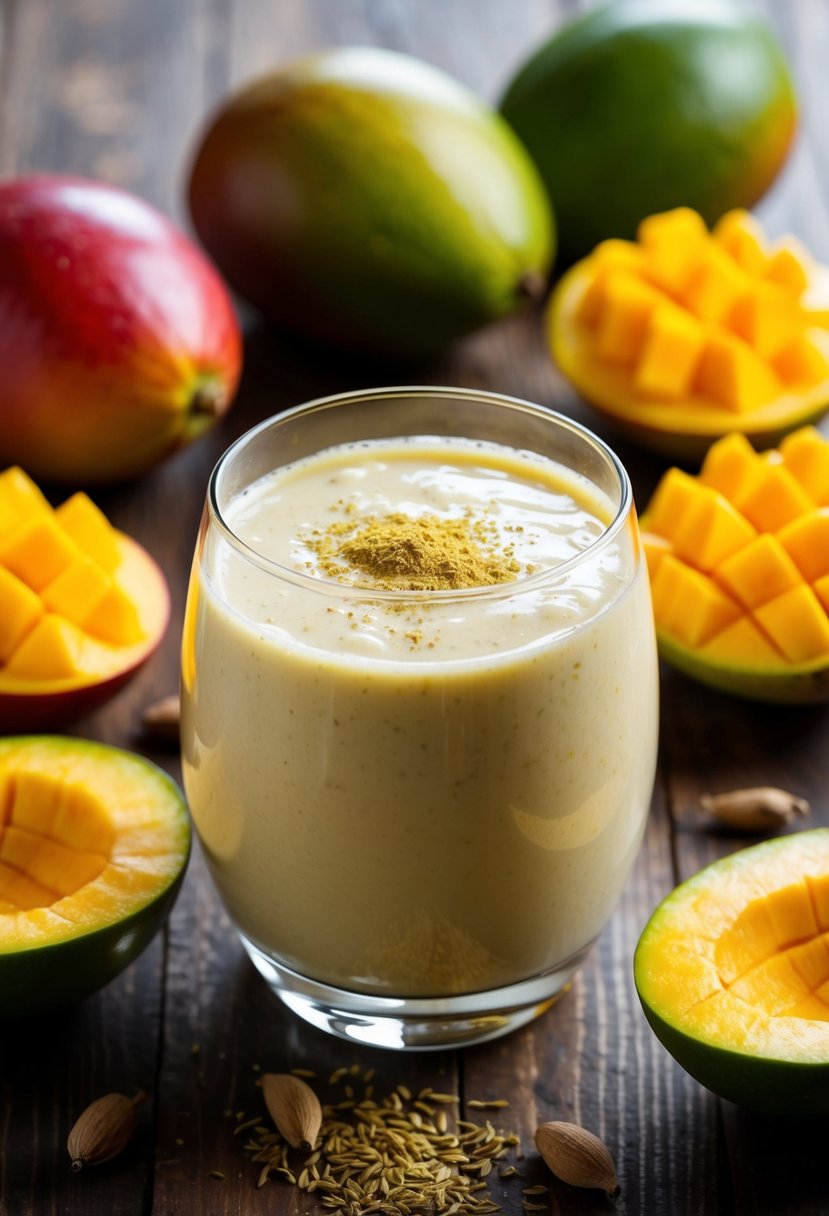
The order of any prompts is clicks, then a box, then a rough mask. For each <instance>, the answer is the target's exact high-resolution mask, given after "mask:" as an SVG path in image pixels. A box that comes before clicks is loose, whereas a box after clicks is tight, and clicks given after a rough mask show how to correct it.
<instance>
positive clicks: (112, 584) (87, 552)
mask: <svg viewBox="0 0 829 1216" xmlns="http://www.w3.org/2000/svg"><path fill="white" fill-rule="evenodd" d="M121 540H122V538H121V537H120V535H119V533H117V532H116V531H115V530H114V529H113V528H112V526H111V525H110V524H109V522H108V520H107V519H106V517H105V516H104V514H103V513H102V512H101V511H100V510H99V508H98V507H96V506H95V504H94V503H93V502H92V501H91V500H90V499H89V498H88V497H87V496H86V495H85V494H83V493H78V494H74V495H73V496H72V497H71V498H69V499H68V500H67V501H66V502H65V503H63V504H62V505H61V506H59V507H57V508H56V509H53V508H52V507H51V506H50V504H49V503H48V501H47V500H46V498H45V497H44V496H43V494H42V493H41V491H40V490H39V489H38V487H37V486H36V485H35V484H34V482H33V481H31V479H30V478H29V477H28V476H27V475H26V474H25V473H24V472H23V471H22V470H21V469H19V468H10V469H7V470H6V471H5V472H3V473H0V682H2V683H5V682H7V681H8V680H11V681H12V683H13V684H14V685H15V686H17V685H18V684H20V683H21V682H22V683H24V684H26V686H27V687H30V686H34V687H37V686H38V685H40V684H44V685H48V684H53V685H54V684H59V683H60V682H61V681H64V682H72V681H78V680H80V681H83V680H84V679H86V678H88V679H90V680H91V679H95V678H100V676H101V674H102V673H106V671H107V670H108V669H111V668H112V667H113V666H115V665H116V664H117V659H116V660H113V658H112V654H113V652H114V651H123V650H125V649H127V648H129V647H133V646H137V645H138V644H139V643H141V642H142V641H143V640H144V638H145V636H146V634H145V628H144V626H143V624H142V621H141V619H140V613H139V611H138V608H137V606H136V604H135V603H134V602H133V600H132V598H131V596H130V595H129V594H127V592H126V591H125V590H124V588H123V587H122V585H121V583H120V581H119V579H120V571H121V568H122V563H123V551H122V544H121Z"/></svg>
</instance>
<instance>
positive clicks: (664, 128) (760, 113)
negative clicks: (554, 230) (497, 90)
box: [500, 0, 797, 265]
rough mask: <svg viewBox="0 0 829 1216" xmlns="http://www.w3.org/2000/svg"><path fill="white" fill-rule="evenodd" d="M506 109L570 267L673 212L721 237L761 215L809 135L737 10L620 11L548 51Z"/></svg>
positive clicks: (660, 7) (713, 3) (622, 3)
mask: <svg viewBox="0 0 829 1216" xmlns="http://www.w3.org/2000/svg"><path fill="white" fill-rule="evenodd" d="M500 109H501V113H502V114H503V115H504V116H505V118H506V119H507V120H508V122H509V123H510V124H511V125H512V126H513V128H514V129H515V130H516V132H517V133H518V135H519V136H520V137H521V139H522V140H523V142H524V144H525V146H526V147H527V148H528V150H529V152H530V154H531V155H532V157H533V159H534V160H535V162H536V164H537V165H538V168H539V170H540V171H541V175H542V177H543V178H544V181H545V184H546V186H547V190H548V192H549V195H550V198H551V200H552V203H553V207H554V209H555V213H556V218H557V221H558V225H559V242H560V260H561V263H562V264H564V265H567V264H570V263H572V262H574V261H576V260H577V259H578V258H581V257H584V256H585V255H586V254H587V253H589V252H590V250H591V249H593V248H594V247H595V246H596V245H597V244H598V243H599V242H600V241H602V240H605V239H606V238H608V237H622V238H624V239H632V238H633V237H634V235H635V232H636V228H637V225H638V224H639V222H640V221H641V220H642V219H644V218H645V216H648V215H654V214H656V213H658V212H661V211H667V210H670V209H671V208H672V207H679V206H687V207H692V208H694V210H696V211H699V212H700V214H701V215H702V217H703V218H704V219H705V220H706V222H707V223H708V224H709V225H710V224H713V223H714V222H715V221H716V220H717V219H718V218H719V217H720V216H721V215H723V214H724V213H725V212H726V211H728V210H730V209H731V208H734V207H745V208H749V207H751V206H752V205H753V204H754V203H755V202H756V201H757V200H758V199H759V198H760V197H761V196H762V195H763V194H764V193H765V191H766V190H767V189H768V187H769V186H770V185H771V184H772V182H773V181H774V180H775V178H776V177H777V175H778V173H779V171H780V169H781V168H782V165H783V163H784V161H785V159H786V156H787V154H788V151H789V148H790V146H791V144H792V141H793V138H794V134H795V130H796V126H797V102H796V98H795V93H794V88H793V85H792V81H791V77H790V74H789V69H788V66H787V64H786V61H785V59H784V57H783V54H782V51H781V50H780V47H779V46H778V44H777V42H776V41H775V39H774V37H773V35H772V33H771V31H770V29H769V28H768V26H767V25H765V24H764V22H763V21H762V20H761V19H760V18H758V17H757V16H756V15H754V14H752V12H751V11H750V9H748V7H747V6H746V5H745V4H740V3H737V2H736V0H669V2H666V0H613V2H612V3H611V4H609V5H607V6H604V7H602V8H600V9H597V10H595V11H593V12H590V13H588V14H587V15H586V16H585V17H583V18H581V19H580V20H578V21H575V22H574V23H572V24H570V25H568V26H566V27H564V28H563V29H562V30H560V31H559V32H558V33H557V34H555V35H554V36H553V37H552V38H551V39H550V40H549V41H548V42H547V43H546V44H545V45H543V46H542V47H541V48H540V49H539V50H538V51H537V52H536V53H535V54H534V55H533V56H532V57H531V58H530V59H529V60H528V61H527V62H526V63H525V64H524V65H523V66H522V67H521V68H520V69H519V71H518V72H517V74H516V75H515V77H514V79H513V80H512V82H511V84H510V85H509V86H508V88H507V90H506V92H505V94H504V96H503V98H502V101H501V103H500Z"/></svg>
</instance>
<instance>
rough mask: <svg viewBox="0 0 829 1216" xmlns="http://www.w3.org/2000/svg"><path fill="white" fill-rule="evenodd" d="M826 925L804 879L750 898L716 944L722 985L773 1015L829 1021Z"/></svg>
mask: <svg viewBox="0 0 829 1216" xmlns="http://www.w3.org/2000/svg"><path fill="white" fill-rule="evenodd" d="M827 923H829V922H827V920H826V916H825V910H824V913H823V914H820V913H819V911H818V909H817V908H816V907H815V903H814V901H813V899H812V894H811V889H810V885H809V883H808V882H807V881H806V880H804V879H800V880H798V881H796V882H792V883H789V884H787V885H786V886H783V887H778V888H777V889H775V890H772V891H771V892H770V893H769V894H768V895H767V896H765V897H764V898H760V899H754V900H751V901H750V902H749V903H748V904H747V905H746V907H745V908H744V909H743V911H742V912H741V913H740V914H739V915H738V916H737V917H736V919H735V920H734V921H733V922H732V923H731V924H730V925H728V927H726V928H725V929H724V930H723V932H722V934H721V935H720V937H719V939H718V940H717V943H716V948H715V959H716V965H717V970H718V974H719V977H720V981H721V983H722V986H723V987H724V988H726V989H727V990H728V991H729V992H730V993H732V994H733V996H735V997H738V998H739V999H740V1000H742V1001H745V1002H747V1003H748V1004H750V1005H752V1006H753V1007H754V1008H755V1009H759V1010H761V1011H762V1012H763V1013H766V1014H769V1015H770V1016H772V1017H777V1016H783V1015H785V1016H804V1014H803V1012H802V1011H803V1010H804V1009H808V1011H809V1012H808V1017H810V1018H817V1019H818V1020H821V1021H829V931H827ZM809 997H811V998H813V999H812V1000H811V1001H809V1002H808V1005H807V1004H806V1001H807V998H809ZM798 1009H799V1010H800V1011H801V1012H799V1013H797V1012H795V1011H796V1010H798Z"/></svg>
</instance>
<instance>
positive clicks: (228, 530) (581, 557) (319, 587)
mask: <svg viewBox="0 0 829 1216" xmlns="http://www.w3.org/2000/svg"><path fill="white" fill-rule="evenodd" d="M436 396H440V397H450V398H456V399H461V400H465V401H478V400H479V401H484V402H487V403H488V404H490V405H504V406H507V407H509V408H510V409H512V410H516V411H517V412H518V413H529V414H532V415H533V416H534V417H536V418H539V419H541V420H542V421H544V422H549V423H551V424H554V425H555V426H558V427H559V428H560V429H562V430H567V431H569V432H570V433H571V434H573V435H576V436H578V437H579V439H581V440H583V441H585V442H586V443H587V444H588V445H590V446H592V447H593V448H594V449H595V450H596V451H598V452H599V454H600V455H601V456H603V457H604V459H605V460H606V462H607V464H608V465H609V467H610V468H611V470H612V471H613V473H614V474H615V476H616V479H617V482H618V486H619V505H618V507H617V508H616V511H615V513H614V516H613V518H612V519H611V520H610V521H609V523H608V524H607V525H606V526H605V527H604V528H603V530H602V532H601V534H600V535H599V536H597V537H596V539H595V540H593V541H591V543H590V544H589V545H587V546H586V547H585V548H584V549H581V550H580V551H579V552H578V553H576V554H574V555H573V556H572V557H569V558H567V559H566V560H565V561H563V562H560V563H559V564H558V565H557V566H551V567H548V568H546V569H543V570H537V571H535V572H533V573H531V574H526V575H523V576H522V577H520V578H516V579H512V580H510V581H508V582H503V583H494V584H490V585H487V586H484V587H464V588H462V589H457V588H450V589H440V590H428V591H412V590H398V589H394V590H390V589H387V588H375V587H370V586H362V585H355V584H352V583H341V582H338V581H337V580H336V579H333V578H325V577H320V576H319V575H316V574H307V573H305V572H304V571H302V570H297V569H295V568H294V567H292V566H285V565H283V564H282V563H281V562H277V561H274V560H273V559H272V558H268V557H265V556H264V555H263V554H261V553H259V552H258V551H257V550H256V549H254V548H253V547H252V546H251V545H249V544H248V543H247V542H246V541H244V540H242V538H241V537H240V536H238V535H237V534H236V532H234V530H233V528H232V527H231V526H230V524H229V523H228V522H227V520H226V519H225V517H224V515H223V513H222V509H221V507H220V505H219V501H218V487H219V482H220V480H221V477H222V474H223V473H224V471H225V469H226V468H227V466H228V465H229V464H230V463H231V461H232V460H233V459H234V458H236V457H238V456H239V455H240V454H241V453H242V452H243V451H244V450H245V449H246V448H248V447H250V446H251V445H252V444H253V443H255V442H256V440H257V439H258V438H259V436H260V435H262V434H264V433H265V432H266V431H268V430H271V429H276V428H277V427H279V426H280V425H283V424H284V423H285V422H289V421H290V420H291V419H293V418H297V417H300V416H303V415H312V414H315V413H320V412H322V411H324V410H328V409H334V408H338V407H341V406H344V405H347V404H348V403H350V402H360V401H371V400H392V399H394V398H396V397H420V398H426V397H436ZM397 437H398V438H413V437H415V436H397ZM424 437H425V438H430V437H434V438H439V439H443V438H462V436H450V435H436V436H424ZM387 438H389V439H393V438H395V436H388V437H387ZM497 442H498V441H495V440H494V441H493V443H495V444H497ZM331 446H334V445H331ZM324 450H326V449H325V448H320V449H319V451H324ZM515 450H516V451H521V450H526V451H528V452H530V453H531V454H532V450H531V449H519V448H516V449H515ZM535 454H536V455H538V454H539V453H535ZM300 459H305V457H301V458H300ZM288 463H291V462H288ZM251 484H254V483H251ZM206 505H207V513H208V517H209V519H210V521H211V522H212V523H213V524H214V525H215V526H216V528H217V529H218V531H219V532H220V534H221V535H222V537H223V539H224V540H225V541H226V543H227V544H229V545H230V546H231V548H233V549H235V550H236V552H237V553H238V554H239V556H240V557H242V558H244V559H245V560H246V561H248V562H250V563H251V564H252V565H255V566H257V567H258V568H259V569H260V570H263V571H264V572H265V573H267V574H271V575H272V576H273V577H274V578H278V579H280V580H281V581H283V582H289V583H293V584H294V585H295V586H298V587H303V588H305V589H306V590H308V591H314V592H316V593H317V594H322V595H330V596H333V595H336V596H338V597H339V598H345V599H350V600H355V601H359V600H367V599H370V600H376V601H379V602H387V603H397V604H400V603H404V602H405V603H411V602H412V601H413V600H416V601H418V602H429V601H434V602H440V603H451V602H453V601H463V600H468V599H470V598H473V599H478V598H482V599H500V598H505V597H509V596H511V595H516V594H518V593H521V594H523V593H524V592H525V590H532V589H534V588H537V587H539V586H543V585H544V584H546V583H549V582H551V581H557V580H559V579H560V578H563V577H565V576H566V575H568V574H569V573H570V572H571V571H573V570H574V569H576V568H578V567H579V566H581V565H584V564H585V563H586V562H587V561H590V560H592V559H594V558H595V556H596V554H597V553H600V552H601V551H602V550H603V549H604V548H606V547H607V546H608V545H610V544H611V543H612V542H613V540H615V538H616V537H617V535H618V534H619V532H620V531H621V530H622V528H623V527H624V526H625V525H626V523H627V520H628V518H629V516H630V514H631V511H632V508H633V490H632V487H631V483H630V478H629V477H628V474H627V471H626V469H625V467H624V465H623V464H622V462H621V461H620V460H619V457H618V456H617V455H616V453H615V452H614V451H613V449H612V448H611V447H610V446H609V444H607V443H605V441H604V440H603V439H602V438H600V436H598V435H596V434H595V432H594V431H591V430H590V428H589V427H586V426H584V425H583V424H582V423H580V422H576V421H575V420H574V419H572V418H568V417H567V415H566V414H562V413H560V412H559V411H558V410H554V409H550V408H549V407H548V406H544V405H537V404H535V403H534V402H531V401H527V400H525V399H523V398H521V397H512V396H509V395H508V394H505V393H498V392H493V391H491V390H488V389H477V388H462V387H458V386H450V385H447V386H444V385H423V384H415V385H391V386H385V387H379V388H367V389H356V390H353V391H346V392H340V393H330V394H327V395H326V396H324V397H314V398H312V399H311V400H309V401H304V402H301V403H300V404H299V405H294V406H290V407H289V408H288V409H286V410H282V411H281V412H280V413H278V414H272V415H271V416H270V417H268V418H263V419H262V421H261V422H258V423H256V424H255V425H254V426H252V427H250V428H249V429H248V430H247V431H245V432H244V433H243V434H242V435H240V436H239V437H238V438H237V439H235V440H234V441H233V443H231V444H230V446H229V447H228V448H226V450H225V451H224V452H223V453H222V455H221V456H220V457H219V459H218V460H217V462H216V464H215V465H214V466H213V470H212V472H211V474H210V478H209V480H208V485H207V496H206Z"/></svg>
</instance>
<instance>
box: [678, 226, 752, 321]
mask: <svg viewBox="0 0 829 1216" xmlns="http://www.w3.org/2000/svg"><path fill="white" fill-rule="evenodd" d="M750 292H751V280H750V279H749V277H748V275H747V274H746V273H745V271H744V270H743V269H742V268H741V267H740V266H738V265H737V263H736V262H735V261H734V259H733V258H730V257H729V256H728V254H727V253H725V252H723V250H722V249H720V248H719V247H718V246H717V245H715V244H714V243H713V242H711V243H710V244H708V245H707V246H706V248H705V250H704V252H703V255H702V258H701V259H700V262H699V264H698V266H697V268H696V270H695V271H694V274H693V275H692V277H691V279H690V282H689V283H688V285H687V287H686V288H685V290H684V291H683V293H682V302H683V304H685V306H686V307H687V308H688V309H689V310H690V311H691V312H692V313H693V314H694V316H697V317H699V318H700V320H702V321H712V322H714V323H715V324H718V325H721V324H723V323H724V322H725V321H726V319H727V318H728V317H729V316H730V314H731V313H732V311H733V310H734V307H735V305H736V304H737V302H738V301H739V300H741V299H742V298H743V297H744V296H747V295H749V294H750Z"/></svg>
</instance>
